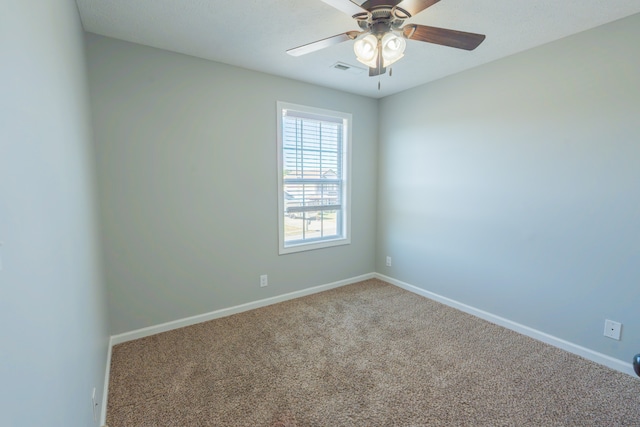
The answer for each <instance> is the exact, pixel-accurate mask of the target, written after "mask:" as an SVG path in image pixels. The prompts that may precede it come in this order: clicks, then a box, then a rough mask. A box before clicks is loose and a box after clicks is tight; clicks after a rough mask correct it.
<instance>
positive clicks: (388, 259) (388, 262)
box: [387, 256, 391, 267]
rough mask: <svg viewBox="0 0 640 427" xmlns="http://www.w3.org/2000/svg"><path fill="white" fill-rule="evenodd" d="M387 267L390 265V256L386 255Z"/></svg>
mask: <svg viewBox="0 0 640 427" xmlns="http://www.w3.org/2000/svg"><path fill="white" fill-rule="evenodd" d="M387 267H391V257H390V256H387Z"/></svg>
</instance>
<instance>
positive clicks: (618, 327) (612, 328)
mask: <svg viewBox="0 0 640 427" xmlns="http://www.w3.org/2000/svg"><path fill="white" fill-rule="evenodd" d="M621 333H622V323H618V322H614V321H613V320H609V319H607V320H605V321H604V336H605V337H608V338H612V339H614V340H618V341H620V334H621Z"/></svg>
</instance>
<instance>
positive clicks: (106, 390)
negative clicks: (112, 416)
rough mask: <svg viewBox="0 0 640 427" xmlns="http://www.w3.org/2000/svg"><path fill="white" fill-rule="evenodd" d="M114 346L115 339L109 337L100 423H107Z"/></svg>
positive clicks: (104, 424) (103, 424)
mask: <svg viewBox="0 0 640 427" xmlns="http://www.w3.org/2000/svg"><path fill="white" fill-rule="evenodd" d="M112 347H113V339H112V338H109V345H108V346H107V366H106V368H105V369H104V387H103V390H102V408H100V425H101V426H106V425H107V398H108V397H109V375H110V374H111V348H112Z"/></svg>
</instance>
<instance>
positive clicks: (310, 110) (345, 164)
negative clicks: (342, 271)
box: [277, 101, 353, 255]
mask: <svg viewBox="0 0 640 427" xmlns="http://www.w3.org/2000/svg"><path fill="white" fill-rule="evenodd" d="M286 110H291V111H296V112H299V113H302V114H303V115H311V116H320V117H326V118H327V119H333V120H332V121H336V119H337V120H341V121H342V177H341V184H342V201H341V203H340V205H341V210H342V221H341V224H340V225H341V227H342V230H341V233H336V234H339V236H333V237H327V238H319V239H318V238H315V239H309V241H304V240H303V241H297V242H295V243H288V242H286V241H285V200H284V199H285V190H284V184H285V182H284V166H285V165H284V136H283V131H284V128H283V119H284V116H285V115H284V111H286ZM327 121H331V120H327ZM352 123H353V117H352V115H351V114H350V113H344V112H340V111H333V110H327V109H323V108H316V107H309V106H305V105H299V104H292V103H289V102H283V101H277V158H278V161H277V164H278V170H277V171H278V173H277V174H278V254H279V255H284V254H290V253H296V252H302V251H309V250H315V249H321V248H329V247H334V246H341V245H349V244H351V135H352Z"/></svg>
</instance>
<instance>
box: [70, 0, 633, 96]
mask: <svg viewBox="0 0 640 427" xmlns="http://www.w3.org/2000/svg"><path fill="white" fill-rule="evenodd" d="M76 1H77V4H78V8H79V10H80V16H81V19H82V23H83V26H84V29H85V30H86V31H89V32H92V33H96V34H100V35H104V36H109V37H114V38H117V39H121V40H126V41H130V42H134V43H140V44H143V45H148V46H152V47H157V48H161V49H166V50H170V51H174V52H180V53H184V54H187V55H193V56H196V57H200V58H205V59H210V60H213V61H218V62H222V63H226V64H231V65H235V66H238V67H243V68H248V69H251V70H257V71H262V72H265V73H269V74H275V75H279V76H284V77H289V78H293V79H296V80H301V81H305V82H309V83H315V84H318V85H322V86H327V87H331V88H335V89H339V90H343V91H346V92H351V93H356V94H360V95H365V96H370V97H373V98H380V97H383V96H387V95H390V94H393V93H397V92H400V91H403V90H406V89H409V88H411V87H415V86H418V85H421V84H424V83H427V82H429V81H432V80H435V79H438V78H441V77H444V76H447V75H450V74H454V73H457V72H460V71H462V70H465V69H468V68H472V67H475V66H478V65H480V64H484V63H487V62H490V61H493V60H496V59H499V58H503V57H505V56H508V55H512V54H514V53H517V52H521V51H523V50H527V49H530V48H532V47H535V46H539V45H541V44H544V43H548V42H550V41H553V40H557V39H560V38H562V37H566V36H568V35H571V34H575V33H578V32H580V31H584V30H587V29H590V28H593V27H596V26H599V25H602V24H605V23H608V22H611V21H614V20H616V19H620V18H623V17H625V16H629V15H633V14H635V13H640V1H639V0H608V1H606V0H561V1H557V0H529V1H524V0H485V1H477V0H441V1H440V2H439V3H437V4H435V5H434V6H432V7H430V8H428V9H426V10H424V11H423V12H421V13H419V14H418V15H417V16H415V17H412V18H411V19H409V20H407V21H405V24H407V23H416V24H423V25H431V26H435V27H443V28H450V29H455V30H461V31H467V32H472V33H480V34H485V35H486V36H487V38H486V40H485V41H484V43H482V44H481V45H480V46H479V47H478V48H477V49H476V50H474V51H472V52H468V51H464V50H459V49H453V48H449V47H442V46H438V45H433V44H428V43H422V42H418V41H411V40H409V41H408V42H407V50H406V52H405V57H404V58H403V59H401V60H400V61H398V62H397V63H396V64H394V66H393V76H392V77H389V75H388V74H384V75H382V76H381V77H380V82H381V90H378V77H369V76H368V74H367V72H366V71H365V72H363V73H361V74H353V73H350V72H347V71H339V70H337V69H334V68H333V65H334V64H336V63H337V62H342V63H346V64H349V65H354V66H359V67H362V65H361V64H359V63H358V62H357V61H356V59H355V56H354V54H353V42H352V41H347V42H344V43H342V44H338V45H335V46H331V47H328V48H326V49H323V50H320V51H317V52H313V53H310V54H307V55H304V56H300V57H292V56H290V55H288V54H286V52H285V51H286V50H287V49H289V48H292V47H296V46H299V45H302V44H306V43H310V42H313V41H316V40H318V39H322V38H326V37H329V36H333V35H336V34H340V33H344V32H346V31H350V30H358V29H359V28H358V26H357V24H356V22H355V21H354V20H353V19H351V18H350V17H349V16H347V15H345V14H344V13H342V12H340V11H338V10H337V9H335V8H333V7H332V6H329V5H328V4H327V3H324V2H323V1H322V0H245V1H235V2H229V1H222V0H179V1H177V0H135V1H132V0H109V1H105V0H76Z"/></svg>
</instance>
